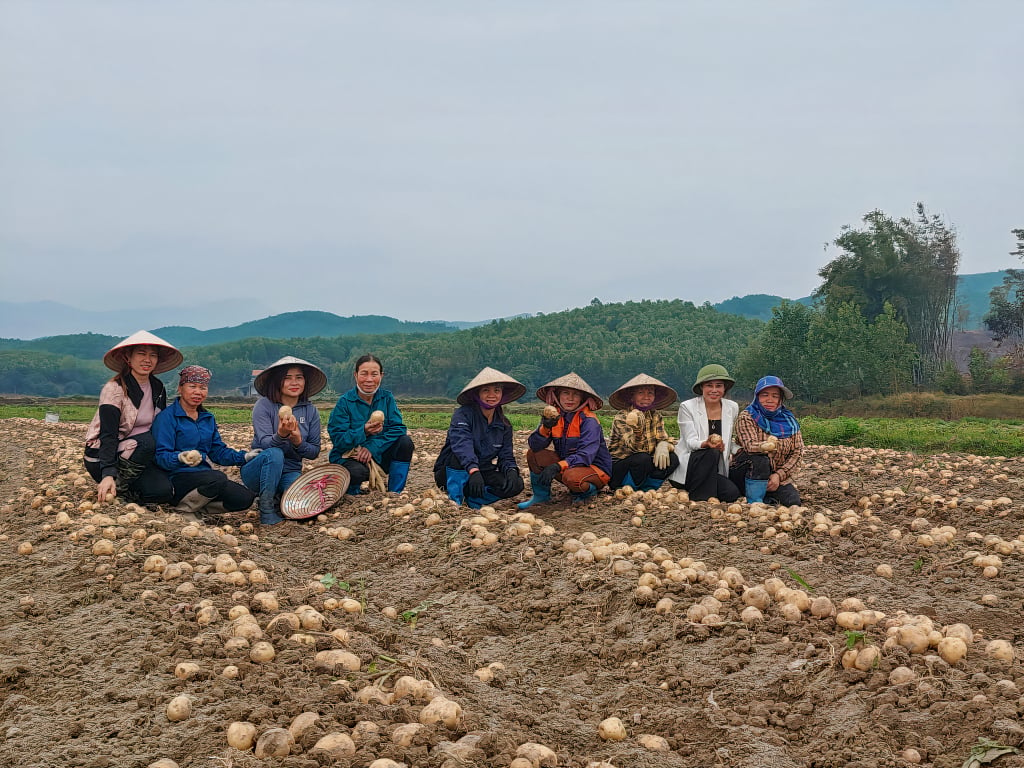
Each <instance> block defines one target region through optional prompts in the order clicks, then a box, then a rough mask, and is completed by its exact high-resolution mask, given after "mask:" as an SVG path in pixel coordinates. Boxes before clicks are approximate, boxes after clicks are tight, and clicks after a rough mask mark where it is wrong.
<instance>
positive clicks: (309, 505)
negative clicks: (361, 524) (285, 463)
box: [281, 464, 351, 520]
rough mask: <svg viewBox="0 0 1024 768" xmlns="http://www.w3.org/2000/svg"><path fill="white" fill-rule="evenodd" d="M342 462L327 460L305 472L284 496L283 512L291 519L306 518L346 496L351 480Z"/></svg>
mask: <svg viewBox="0 0 1024 768" xmlns="http://www.w3.org/2000/svg"><path fill="white" fill-rule="evenodd" d="M350 479H351V478H350V476H349V473H348V470H347V469H345V467H343V466H341V465H339V464H324V465H322V466H319V467H315V468H314V469H311V470H309V471H308V472H303V473H302V476H301V477H299V478H298V479H297V480H296V481H295V482H294V483H292V484H291V485H289V486H288V490H286V491H285V492H284V495H283V496H282V497H281V514H282V515H284V516H285V517H287V518H288V519H289V520H305V519H306V518H308V517H316V516H317V515H319V514H321V513H323V512H326V511H327V510H328V509H330V508H331V507H333V506H334V505H335V504H337V503H338V502H339V501H341V500H342V499H343V498H345V491H347V490H348V484H349V480H350Z"/></svg>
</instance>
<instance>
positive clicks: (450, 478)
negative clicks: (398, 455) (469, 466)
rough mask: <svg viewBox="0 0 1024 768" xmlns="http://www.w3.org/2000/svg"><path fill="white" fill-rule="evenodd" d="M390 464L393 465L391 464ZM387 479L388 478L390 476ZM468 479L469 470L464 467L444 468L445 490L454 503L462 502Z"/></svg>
mask: <svg viewBox="0 0 1024 768" xmlns="http://www.w3.org/2000/svg"><path fill="white" fill-rule="evenodd" d="M392 466H394V465H393V464H392ZM388 479H389V480H390V477H389V478H388ZM468 479H469V472H467V471H466V470H464V469H452V468H451V467H448V468H447V469H446V470H445V481H444V485H445V490H446V491H448V498H449V499H451V500H452V501H454V502H455V503H456V504H462V498H463V491H462V489H463V488H464V487H465V485H466V481H467V480H468Z"/></svg>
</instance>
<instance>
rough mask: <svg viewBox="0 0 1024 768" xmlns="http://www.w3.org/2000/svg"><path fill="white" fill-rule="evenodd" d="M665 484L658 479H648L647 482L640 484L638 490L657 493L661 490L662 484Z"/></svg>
mask: <svg viewBox="0 0 1024 768" xmlns="http://www.w3.org/2000/svg"><path fill="white" fill-rule="evenodd" d="M664 482H665V481H664V480H658V479H656V478H653V477H648V478H647V479H646V480H644V481H643V482H642V483H640V487H639V488H637V490H638V491H656V490H658V489H659V488H661V484H662V483H664Z"/></svg>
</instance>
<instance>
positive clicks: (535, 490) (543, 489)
mask: <svg viewBox="0 0 1024 768" xmlns="http://www.w3.org/2000/svg"><path fill="white" fill-rule="evenodd" d="M530 492H531V493H532V494H533V495H532V496H530V498H528V499H527V500H526V501H521V502H519V503H518V504H517V505H516V506H517V507H519V508H520V509H526V508H527V507H532V506H533V505H534V504H542V503H544V502H545V501H551V486H550V485H541V484H540V475H538V474H536V473H534V472H531V473H530Z"/></svg>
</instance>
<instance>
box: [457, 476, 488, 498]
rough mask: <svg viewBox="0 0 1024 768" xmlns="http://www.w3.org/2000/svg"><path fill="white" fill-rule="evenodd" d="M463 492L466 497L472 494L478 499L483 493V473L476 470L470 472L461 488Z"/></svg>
mask: <svg viewBox="0 0 1024 768" xmlns="http://www.w3.org/2000/svg"><path fill="white" fill-rule="evenodd" d="M462 491H463V493H464V494H465V495H466V496H467V497H468V496H472V497H474V498H477V499H479V498H480V497H481V496H483V495H484V476H483V473H482V472H480V471H479V470H477V471H476V472H473V473H471V474H470V476H469V479H468V480H467V481H466V485H465V486H464V487H463V489H462Z"/></svg>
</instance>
